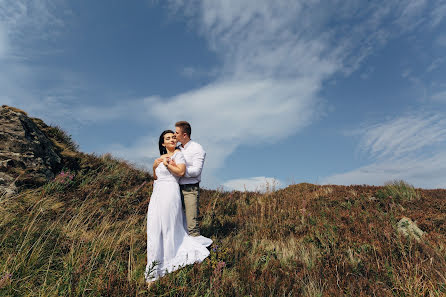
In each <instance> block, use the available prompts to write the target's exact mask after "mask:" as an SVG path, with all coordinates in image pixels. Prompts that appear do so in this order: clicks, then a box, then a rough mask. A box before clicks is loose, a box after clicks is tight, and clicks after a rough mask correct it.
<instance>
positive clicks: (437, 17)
mask: <svg viewBox="0 0 446 297" xmlns="http://www.w3.org/2000/svg"><path fill="white" fill-rule="evenodd" d="M445 17H446V2H445V1H438V2H436V5H435V9H433V10H432V12H431V25H432V26H433V27H436V26H438V25H439V24H440V23H441V22H442V21H443V19H444V18H445Z"/></svg>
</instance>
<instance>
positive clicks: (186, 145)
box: [181, 139, 192, 149]
mask: <svg viewBox="0 0 446 297" xmlns="http://www.w3.org/2000/svg"><path fill="white" fill-rule="evenodd" d="M191 142H192V139H189V141H188V142H187V143H186V144H185V145H183V144H181V147H182V148H183V149H185V148H186V147H188V146H189V144H190V143H191Z"/></svg>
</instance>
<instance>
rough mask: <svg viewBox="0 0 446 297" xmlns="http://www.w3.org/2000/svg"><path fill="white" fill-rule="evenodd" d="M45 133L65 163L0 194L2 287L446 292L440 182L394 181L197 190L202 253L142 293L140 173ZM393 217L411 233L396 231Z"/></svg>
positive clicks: (104, 291) (80, 291)
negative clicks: (418, 234) (42, 180)
mask: <svg viewBox="0 0 446 297" xmlns="http://www.w3.org/2000/svg"><path fill="white" fill-rule="evenodd" d="M46 133H47V134H48V135H49V136H50V137H51V138H52V139H53V141H55V142H57V143H58V146H59V147H60V149H61V151H62V152H63V155H64V158H66V160H65V163H64V165H65V169H64V170H63V172H61V173H60V174H59V175H58V176H57V177H56V178H55V180H53V181H51V182H49V183H47V184H45V185H44V186H41V187H39V188H35V189H27V190H24V191H22V192H21V193H20V194H19V195H18V196H16V197H12V198H8V199H4V198H0V295H1V296H145V295H153V296H183V295H186V296H344V295H345V296H446V218H445V214H446V190H422V189H413V188H412V187H410V186H409V185H407V184H404V183H399V184H394V185H388V186H386V187H371V186H350V187H345V186H317V185H312V184H298V185H293V186H290V187H288V188H286V189H283V190H279V191H275V192H271V193H266V194H259V193H242V192H222V191H214V190H203V191H202V193H201V194H202V195H201V198H200V199H201V201H200V203H201V204H200V212H201V214H202V221H201V228H202V233H203V234H204V235H205V236H208V237H211V238H212V239H213V240H214V244H213V245H212V246H211V247H210V251H211V255H210V257H209V258H208V259H206V260H205V261H204V262H203V263H201V264H195V265H191V266H188V267H186V268H183V269H181V270H179V271H177V272H175V273H172V274H169V275H167V276H166V277H164V278H162V279H161V280H160V281H158V282H157V283H156V285H155V286H154V287H152V288H151V290H150V292H147V289H146V286H145V283H144V276H143V273H144V269H145V265H146V230H145V226H146V211H147V206H148V203H149V198H150V194H151V192H152V185H153V181H152V178H151V176H150V175H149V174H148V173H147V172H143V171H141V170H138V169H136V168H134V167H132V166H131V165H129V164H127V163H126V162H123V161H120V160H117V159H115V158H113V157H111V156H110V155H103V156H95V155H89V154H84V153H80V152H77V151H76V146H75V144H74V143H73V142H72V141H71V139H69V137H68V136H67V135H66V134H65V133H64V132H63V131H61V130H60V129H58V128H57V127H49V126H47V127H46ZM402 217H409V218H411V219H412V220H414V221H416V223H417V224H418V226H419V227H420V228H421V229H422V230H423V231H425V234H424V235H423V237H422V238H421V240H419V241H418V240H415V239H411V238H410V237H407V238H406V237H405V236H402V235H400V234H399V233H398V232H397V227H396V225H397V222H398V221H399V219H400V218H402Z"/></svg>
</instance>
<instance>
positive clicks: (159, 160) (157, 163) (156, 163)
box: [153, 158, 163, 168]
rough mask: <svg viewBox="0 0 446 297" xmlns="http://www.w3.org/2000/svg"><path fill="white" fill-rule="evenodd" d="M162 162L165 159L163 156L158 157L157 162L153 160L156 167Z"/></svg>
mask: <svg viewBox="0 0 446 297" xmlns="http://www.w3.org/2000/svg"><path fill="white" fill-rule="evenodd" d="M161 162H163V159H161V158H158V159H156V160H155V162H153V167H155V168H156V167H158V165H159V164H160V163H161Z"/></svg>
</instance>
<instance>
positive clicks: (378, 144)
mask: <svg viewBox="0 0 446 297" xmlns="http://www.w3.org/2000/svg"><path fill="white" fill-rule="evenodd" d="M357 133H360V134H361V135H362V137H361V140H360V144H359V147H360V149H361V150H363V151H364V152H365V153H367V154H369V155H370V156H371V157H372V158H375V161H374V162H372V163H371V164H369V165H366V166H363V167H360V168H358V169H354V170H351V171H348V172H345V173H339V174H334V175H331V176H329V177H326V178H325V179H323V183H325V184H326V183H334V184H374V185H382V184H383V183H385V182H387V181H390V180H394V179H403V180H406V181H408V182H410V183H413V184H415V185H416V186H419V187H425V188H438V187H445V186H446V183H445V178H444V177H445V176H446V153H445V152H444V149H443V148H444V145H445V144H446V116H445V115H444V114H430V115H427V114H419V115H417V114H414V115H407V116H402V117H399V118H396V119H392V120H389V121H386V122H383V123H379V124H375V125H370V126H368V127H365V128H363V129H361V130H359V131H356V134H357Z"/></svg>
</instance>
